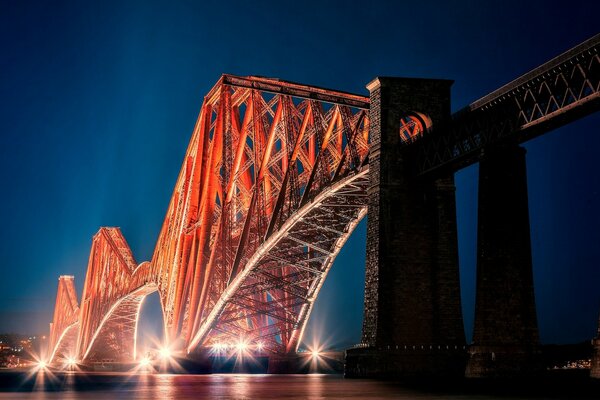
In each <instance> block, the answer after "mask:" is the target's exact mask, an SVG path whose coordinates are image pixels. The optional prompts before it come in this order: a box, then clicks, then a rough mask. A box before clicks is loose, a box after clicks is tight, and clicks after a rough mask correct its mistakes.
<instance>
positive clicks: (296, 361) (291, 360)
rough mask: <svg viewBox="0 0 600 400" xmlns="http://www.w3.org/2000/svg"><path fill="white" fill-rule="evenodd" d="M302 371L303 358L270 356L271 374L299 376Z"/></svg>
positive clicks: (293, 355)
mask: <svg viewBox="0 0 600 400" xmlns="http://www.w3.org/2000/svg"><path fill="white" fill-rule="evenodd" d="M301 369H302V362H301V357H300V356H298V355H297V354H285V355H272V356H269V368H268V370H267V371H268V372H267V373H269V374H297V373H299V372H300V371H301Z"/></svg>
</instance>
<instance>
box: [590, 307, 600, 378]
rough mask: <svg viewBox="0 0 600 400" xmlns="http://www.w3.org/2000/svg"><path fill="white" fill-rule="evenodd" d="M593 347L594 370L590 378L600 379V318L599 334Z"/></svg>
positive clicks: (599, 322)
mask: <svg viewBox="0 0 600 400" xmlns="http://www.w3.org/2000/svg"><path fill="white" fill-rule="evenodd" d="M592 346H593V350H592V351H593V353H592V369H591V370H590V376H591V377H592V378H596V379H600V318H598V334H597V335H596V337H595V338H594V340H592Z"/></svg>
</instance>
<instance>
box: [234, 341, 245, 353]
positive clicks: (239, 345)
mask: <svg viewBox="0 0 600 400" xmlns="http://www.w3.org/2000/svg"><path fill="white" fill-rule="evenodd" d="M235 348H236V349H237V351H244V350H246V349H247V348H248V344H246V343H245V342H242V341H240V342H237V344H236V345H235Z"/></svg>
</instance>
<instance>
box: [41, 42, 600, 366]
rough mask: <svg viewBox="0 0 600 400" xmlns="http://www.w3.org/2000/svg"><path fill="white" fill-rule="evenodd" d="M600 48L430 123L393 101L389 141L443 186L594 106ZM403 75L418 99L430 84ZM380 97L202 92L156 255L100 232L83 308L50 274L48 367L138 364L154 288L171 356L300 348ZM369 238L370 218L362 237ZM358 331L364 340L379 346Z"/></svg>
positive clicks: (291, 90) (301, 90)
mask: <svg viewBox="0 0 600 400" xmlns="http://www.w3.org/2000/svg"><path fill="white" fill-rule="evenodd" d="M599 47H600V35H597V36H595V37H593V38H591V39H589V40H588V41H586V42H584V43H582V44H580V45H579V46H577V47H575V48H573V49H571V50H569V51H567V52H566V53H564V54H562V55H560V56H558V57H557V58H555V59H553V60H551V61H549V62H547V63H545V64H543V65H542V66H540V67H538V68H536V69H535V70H533V71H531V72H530V73H527V74H525V75H523V76H522V77H520V78H518V79H516V80H515V81H513V82H511V83H509V84H507V85H506V86H504V87H502V88H500V89H498V90H496V91H494V92H492V93H490V94H489V95H487V96H485V97H483V98H482V99H481V100H478V101H476V102H474V103H473V104H471V105H469V106H468V107H466V108H465V109H463V110H462V111H460V112H458V113H456V114H454V115H450V113H449V106H448V107H447V108H448V110H447V117H441V118H438V117H436V116H435V115H432V114H431V113H430V112H429V110H425V109H415V108H414V107H413V108H404V106H403V105H402V104H400V105H399V106H398V107H399V108H400V109H401V116H400V118H399V121H398V125H397V128H394V131H395V135H397V136H398V137H399V144H398V146H400V148H401V151H402V152H404V153H406V154H409V155H410V157H409V158H410V159H411V160H414V162H413V163H412V167H411V168H412V170H413V171H414V176H415V179H416V180H434V179H439V178H440V177H444V176H448V174H452V173H453V172H454V171H456V170H458V169H460V168H463V167H464V166H466V165H469V164H471V163H474V162H478V161H479V160H480V157H481V154H482V150H483V149H486V148H488V147H489V146H491V145H496V144H498V143H504V142H507V143H508V142H511V143H517V144H518V143H521V142H523V141H526V140H528V139H530V138H533V137H535V136H537V135H540V134H542V133H545V132H547V131H549V130H550V129H554V128H556V127H558V126H560V125H562V124H565V123H567V122H570V121H572V120H574V119H576V118H579V117H582V116H584V115H586V114H589V113H591V112H594V111H596V110H598V108H599V107H600V94H599V93H600V58H599V55H598V50H599ZM390 79H391V78H390ZM397 79H399V78H397ZM384 81H385V78H381V79H380V82H384ZM410 81H411V82H412V83H411V84H412V85H413V86H414V85H420V83H419V82H422V86H423V87H424V89H423V90H425V91H426V90H428V89H427V88H428V87H429V86H428V85H430V84H431V81H429V80H410ZM435 82H442V81H435ZM444 82H446V83H444V85H446V86H447V87H448V90H449V86H450V82H448V81H444ZM405 96H407V97H410V96H411V93H410V92H407V93H405ZM373 99H375V97H373V91H372V96H371V99H370V98H368V97H363V96H359V95H355V94H350V93H345V92H340V91H335V90H329V89H322V88H318V87H312V86H307V85H302V84H297V83H291V82H287V81H283V80H279V79H272V78H263V77H256V76H251V77H238V76H232V75H223V76H222V77H221V78H220V79H219V80H218V82H217V83H216V85H215V86H214V87H213V88H212V89H211V90H210V92H209V93H208V94H207V95H206V96H205V98H204V102H203V104H202V109H201V111H200V115H199V117H198V120H197V122H196V125H195V128H194V131H193V134H192V137H191V140H190V143H189V147H188V149H187V152H186V154H185V157H184V160H183V165H182V167H181V172H180V174H179V177H178V179H177V182H176V184H175V189H174V191H173V195H172V198H171V202H170V205H169V207H168V211H167V214H166V216H165V219H164V223H163V227H162V230H161V232H160V236H159V238H158V241H157V244H156V248H155V251H154V255H153V257H152V260H151V261H150V262H143V263H141V264H138V262H137V261H136V260H135V258H134V256H133V254H132V252H131V250H130V248H129V246H128V245H127V242H126V240H125V238H124V237H123V235H122V233H121V231H120V230H119V228H108V227H103V228H100V230H99V231H98V233H97V234H96V235H95V236H94V238H93V242H92V249H91V252H90V257H89V263H88V269H87V275H86V279H85V284H84V288H83V295H82V298H81V300H80V301H78V300H77V293H76V290H75V286H74V281H73V277H72V276H61V277H60V278H59V285H58V294H57V297H56V306H55V312H54V319H53V322H52V324H51V328H50V352H49V354H50V360H49V361H50V362H54V363H60V362H61V360H63V359H65V358H67V357H72V358H75V359H77V360H79V361H81V362H87V361H94V360H102V359H107V358H109V359H115V360H119V361H131V360H134V359H135V358H136V336H137V326H138V317H139V311H140V307H141V304H142V302H143V300H144V298H145V297H146V296H147V295H148V294H150V293H152V292H156V291H157V292H158V293H159V295H160V301H161V305H162V311H163V317H164V323H165V335H166V340H167V342H168V343H169V344H171V345H173V346H174V347H176V348H179V349H182V350H184V351H186V352H188V353H190V352H194V351H196V350H197V349H199V348H207V347H211V346H213V345H215V344H217V343H233V342H237V341H239V340H243V341H245V342H246V343H247V344H248V345H250V346H257V345H260V346H261V348H262V349H264V351H265V352H266V353H267V354H278V355H285V354H290V353H294V352H296V350H297V349H298V346H299V344H300V341H301V339H302V335H303V331H304V328H305V327H306V324H307V321H308V319H309V317H310V313H311V310H312V307H313V304H314V301H315V299H316V298H317V296H318V294H319V290H320V289H321V287H322V285H323V282H324V280H325V279H326V277H327V274H328V272H329V270H330V268H331V266H332V264H333V262H334V260H335V257H336V256H337V254H338V253H339V251H340V249H341V248H342V246H343V245H344V243H345V242H346V240H347V239H348V237H349V236H350V235H351V234H352V232H353V230H354V228H355V227H356V226H357V224H358V223H359V222H360V221H361V219H362V218H363V217H364V216H365V215H366V214H367V211H368V209H369V207H368V206H369V198H370V196H371V197H372V195H370V193H371V192H372V190H371V189H372V187H373V185H374V184H376V183H377V182H378V181H377V179H378V177H374V176H373V171H371V172H370V169H369V167H370V163H369V160H370V159H371V160H373V159H374V158H373V157H374V153H373V152H374V151H376V152H379V151H380V150H379V147H378V146H374V143H376V142H377V141H378V140H379V139H377V138H374V137H373V132H374V128H373V126H374V124H375V123H376V121H379V120H381V119H383V118H384V113H385V109H384V108H382V105H381V101H380V99H379V98H377V100H375V101H374V100H373ZM406 107H408V106H406ZM434 114H435V113H434ZM377 123H379V122H377ZM398 133H399V135H398ZM407 157H408V156H407ZM371 169H373V168H371ZM378 171H379V172H378V174H379V173H381V174H383V173H385V171H384V170H383V169H381V168H380V169H378ZM369 215H370V214H369ZM373 229H376V228H373ZM373 229H372V224H371V219H369V228H368V230H369V234H368V235H370V236H371V235H373V234H374V233H373V232H372V230H373ZM376 233H377V232H376ZM367 275H368V274H367ZM367 281H368V282H367V292H369V290H370V289H369V285H370V283H369V277H368V276H367ZM369 296H370V295H369V294H367V299H366V307H367V308H369V305H368V304H367V303H368V301H369ZM379 296H380V297H381V296H383V294H382V293H379ZM459 301H460V300H459ZM458 304H460V303H458ZM371 311H372V310H371ZM369 313H370V311H369V310H367V311H366V314H365V315H366V317H365V318H366V319H368V321H367V320H366V322H365V324H366V325H368V324H369V323H371V322H369V321H371V319H369V315H370V314H369ZM460 318H462V317H460ZM461 321H462V320H461ZM461 323H462V322H461ZM366 325H365V328H364V331H365V332H364V337H363V342H364V346H374V347H377V346H379V344H380V340H379V339H377V335H378V334H377V333H374V332H375V331H374V330H373V329H371V328H372V326H371V327H368V326H366ZM370 329H371V330H370ZM458 342H459V343H460V340H459V341H458ZM463 342H464V338H463ZM378 343H379V344H378ZM388 347H389V346H388Z"/></svg>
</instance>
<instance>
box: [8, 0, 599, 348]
mask: <svg viewBox="0 0 600 400" xmlns="http://www.w3.org/2000/svg"><path fill="white" fill-rule="evenodd" d="M404 3H405V2H400V1H398V2H389V4H388V3H387V2H378V1H365V2H350V1H345V2H334V1H325V2H311V1H302V2H293V3H292V2H290V3H287V4H286V3H284V2H272V1H271V2H261V1H251V2H236V1H230V2H226V3H225V2H201V1H197V2H194V1H177V2H163V3H161V2H152V1H140V2H136V1H126V2H123V1H118V2H111V1H102V2H89V3H88V2H34V1H31V2H21V1H4V0H2V1H0V43H1V52H0V71H1V73H0V102H1V107H0V126H1V128H0V129H1V130H0V180H1V182H2V185H1V188H2V189H1V192H0V221H2V229H0V269H1V271H2V279H0V332H7V331H12V332H23V333H33V332H41V331H42V330H46V329H47V323H48V322H50V320H51V318H52V311H53V306H54V299H55V292H56V286H57V278H58V276H59V275H61V274H73V275H75V277H76V285H77V289H78V291H79V295H81V289H82V287H83V280H84V278H85V271H86V267H87V261H88V256H89V250H90V246H91V238H92V236H93V235H94V234H95V233H96V231H97V230H98V228H99V227H100V226H119V227H121V229H122V231H123V233H124V235H125V237H126V239H127V241H128V243H129V244H130V246H131V248H132V250H133V252H134V255H135V257H136V259H137V261H138V262H141V261H144V260H149V259H150V258H151V255H152V252H153V250H154V246H155V243H156V239H157V237H158V233H159V230H160V227H161V225H162V222H163V218H164V215H165V212H166V209H167V206H168V203H169V199H170V197H171V193H172V190H173V187H174V184H175V180H176V178H177V174H178V173H179V169H180V167H181V162H182V160H183V155H184V152H185V149H186V148H187V145H188V141H189V139H190V137H191V132H192V129H193V126H194V123H195V121H196V117H197V115H198V112H199V111H200V107H201V104H202V99H203V96H204V95H205V94H206V93H207V92H208V91H209V89H210V88H211V87H212V86H213V85H214V83H215V82H216V81H217V80H218V78H219V77H220V75H221V74H222V73H230V74H236V75H263V76H270V77H279V78H281V79H285V80H291V81H297V82H301V83H305V84H311V85H317V86H323V87H329V88H334V89H339V90H344V91H349V92H355V93H359V94H364V95H367V94H368V92H367V90H366V89H365V84H366V83H368V82H369V81H370V80H371V79H373V78H374V77H375V76H378V75H382V76H406V77H424V78H445V79H453V80H455V83H454V86H453V88H452V108H453V110H454V111H456V110H458V109H460V108H462V107H464V106H466V105H467V104H469V103H471V102H472V101H474V100H476V99H478V98H480V97H482V96H484V95H485V94H487V93H489V92H490V91H492V90H494V89H496V88H498V87H499V86H501V85H503V84H505V83H507V82H509V81H511V80H512V79H514V78H516V77H518V76H520V75H521V74H523V73H525V72H527V71H529V70H530V69H532V68H534V67H536V66H538V65H540V64H542V63H544V62H545V61H547V60H549V59H550V58H552V57H554V56H556V55H558V54H560V53H561V52H563V51H565V50H567V49H568V48H570V47H572V46H574V45H576V44H578V43H580V42H582V41H584V40H585V39H587V38H589V37H591V36H593V35H594V34H596V33H598V30H599V28H600V25H599V24H598V15H600V3H598V2H596V1H570V2H564V1H555V2H553V1H522V0H520V1H512V0H511V1H502V2H489V4H487V5H484V4H483V3H484V2H481V1H473V2H462V3H461V4H460V5H454V4H452V5H451V4H449V3H454V2H447V1H439V2H435V1H430V2H419V3H422V4H420V5H416V4H415V3H417V2H414V1H413V2H406V4H404ZM599 128H600V115H598V113H597V114H595V115H592V116H589V117H586V118H585V119H583V120H580V121H578V122H576V123H573V124H570V125H568V126H566V127H563V128H561V129H558V130H556V131H554V132H551V133H549V134H547V135H545V136H543V137H540V138H538V139H535V140H533V141H530V142H528V143H526V144H525V147H526V148H527V151H528V152H527V163H528V164H527V174H528V181H529V206H530V218H531V228H532V232H531V234H532V235H531V236H532V251H533V264H534V279H535V294H536V302H537V310H538V319H539V326H540V334H541V340H542V342H544V343H568V342H576V341H582V340H588V339H590V338H591V337H592V336H593V335H594V333H595V330H596V324H597V320H598V312H599V311H600V245H599V244H600V233H599V231H598V228H599V227H600V211H599V210H598V204H600V193H599V187H600V174H599V172H600V167H599V166H598V161H597V159H598V150H599V149H600V136H599V132H598V130H599ZM477 173H478V171H477V166H476V165H475V166H471V167H469V168H467V169H465V170H462V171H460V172H458V173H457V174H456V183H457V214H458V227H459V252H460V263H461V285H462V287H461V290H462V294H463V311H464V319H465V331H466V333H467V340H468V341H470V337H471V331H472V324H473V311H474V298H475V294H474V288H475V256H476V253H475V251H476V223H477ZM365 232H366V229H365V222H363V223H362V224H361V225H360V226H359V228H358V229H357V231H356V232H355V233H354V234H353V236H352V237H351V238H350V240H349V241H348V242H347V244H346V246H345V247H344V249H343V250H342V252H341V253H340V255H339V256H338V258H337V260H336V262H335V264H334V266H333V268H332V271H331V273H330V275H329V277H328V278H327V281H326V282H325V285H324V287H323V289H322V292H321V295H320V296H319V298H318V300H317V302H316V305H315V309H314V312H313V315H312V317H311V320H310V321H309V327H308V329H307V334H308V335H310V334H311V332H315V331H321V332H327V336H330V337H331V341H332V342H333V343H340V344H342V345H344V344H350V343H355V342H358V341H359V339H360V329H361V323H362V302H363V285H364V257H365ZM145 307H146V308H145V309H144V313H143V319H144V320H145V322H144V323H146V324H149V325H152V324H156V321H154V322H153V321H152V320H153V319H155V316H156V315H157V313H156V308H157V307H158V301H157V300H156V299H149V301H148V303H147V304H146V306H145ZM153 308H154V311H152V309H153Z"/></svg>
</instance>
